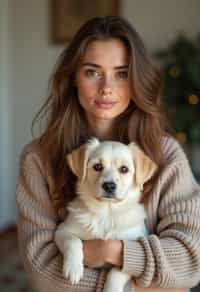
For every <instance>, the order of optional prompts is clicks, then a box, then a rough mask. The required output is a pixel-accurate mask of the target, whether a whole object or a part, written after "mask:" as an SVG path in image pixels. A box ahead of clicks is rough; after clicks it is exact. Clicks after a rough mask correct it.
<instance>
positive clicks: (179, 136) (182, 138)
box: [176, 132, 187, 144]
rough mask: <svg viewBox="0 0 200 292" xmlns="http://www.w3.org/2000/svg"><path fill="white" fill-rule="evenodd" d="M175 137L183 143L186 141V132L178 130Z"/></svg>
mask: <svg viewBox="0 0 200 292" xmlns="http://www.w3.org/2000/svg"><path fill="white" fill-rule="evenodd" d="M176 138H177V140H178V141H179V142H180V143H181V144H184V143H186V141H187V134H186V133H185V132H178V133H177V134H176Z"/></svg>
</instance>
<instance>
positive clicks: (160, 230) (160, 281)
mask: <svg viewBox="0 0 200 292" xmlns="http://www.w3.org/2000/svg"><path fill="white" fill-rule="evenodd" d="M163 150H164V154H165V157H166V161H167V163H166V165H165V167H164V168H163V169H162V171H161V172H160V174H159V176H158V179H157V180H156V182H155V184H154V187H153V191H152V193H151V194H150V197H149V200H148V201H147V203H146V211H147V214H148V220H147V227H148V229H149V233H150V235H149V236H148V237H147V238H141V239H139V240H137V241H124V254H123V255H124V257H123V259H124V260H123V267H122V270H124V271H126V272H128V273H130V274H131V275H132V276H133V278H134V279H135V280H136V283H137V285H139V286H143V287H149V286H153V287H168V288H169V287H174V288H176V287H188V288H190V287H192V286H195V285H196V284H197V283H198V282H199V280H200V187H199V185H198V184H197V182H196V181H195V179H194V177H193V175H192V173H191V170H190V167H189V164H188V161H187V159H186V156H185V154H184V152H183V151H182V149H181V147H180V146H179V144H178V143H177V142H176V141H175V140H174V139H173V138H164V139H163ZM51 185H52V179H51V176H50V175H49V174H48V171H47V170H45V169H44V166H43V163H42V159H41V153H40V149H39V146H38V144H37V142H36V141H34V142H32V143H30V144H29V145H27V146H26V147H25V148H24V150H23V152H22V155H21V161H20V174H19V178H18V184H17V193H16V196H17V206H18V212H19V218H18V232H19V246H20V251H21V255H22V257H23V261H24V265H25V268H26V271H27V273H28V274H29V277H30V280H31V282H32V284H33V285H34V287H35V288H36V289H37V290H38V291H40V292H64V291H66V292H67V291H70V292H74V291H85V292H94V291H97V292H100V291H102V289H103V285H104V281H105V277H106V270H104V269H100V270H97V269H89V268H85V271H84V278H83V279H82V280H81V282H80V283H79V284H78V285H74V286H72V285H71V284H70V283H69V282H68V280H67V279H65V278H63V276H62V274H61V267H62V257H61V255H60V254H59V251H58V249H57V247H56V245H55V242H54V232H55V230H56V227H57V224H58V214H57V213H56V212H55V210H54V208H53V204H52V196H51V195H52V192H51ZM61 213H62V210H60V214H61ZM146 290H147V291H148V289H146ZM127 291H131V288H130V287H127Z"/></svg>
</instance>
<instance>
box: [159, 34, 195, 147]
mask: <svg viewBox="0 0 200 292" xmlns="http://www.w3.org/2000/svg"><path fill="white" fill-rule="evenodd" d="M155 56H156V58H158V59H159V60H160V61H161V64H162V72H163V80H164V83H163V90H162V93H163V97H164V104H165V105H166V107H167V109H168V112H169V116H170V118H171V119H172V120H173V122H172V124H173V125H174V126H175V129H176V133H177V139H178V140H179V141H180V142H181V143H200V34H199V35H198V36H197V38H196V39H195V40H194V41H191V40H189V39H188V38H187V37H186V36H184V35H181V36H179V37H178V38H177V39H176V40H175V41H174V42H172V43H171V44H170V46H169V47H168V48H167V49H165V50H160V51H157V52H156V54H155Z"/></svg>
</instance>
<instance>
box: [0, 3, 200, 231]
mask: <svg viewBox="0 0 200 292" xmlns="http://www.w3.org/2000/svg"><path fill="white" fill-rule="evenodd" d="M48 3H49V1H48V0H0V11H1V15H0V16H2V15H3V16H4V17H0V19H1V26H0V41H1V46H2V43H3V44H4V45H5V47H4V50H2V48H1V50H0V60H4V61H3V62H4V63H3V66H4V67H2V64H1V71H0V76H1V85H2V84H3V85H2V86H3V87H2V88H3V90H1V91H0V98H1V99H0V106H1V107H0V117H1V127H0V137H1V147H0V158H1V162H0V163H1V168H0V170H1V173H0V195H1V196H2V197H4V198H5V200H4V203H3V204H2V205H0V214H3V213H2V209H4V208H5V206H8V205H9V206H11V207H12V206H14V190H15V180H16V179H15V177H16V175H17V173H18V159H19V153H20V152H21V148H22V146H23V145H24V144H25V143H27V142H28V141H29V140H30V139H31V136H30V131H29V129H30V123H31V120H32V118H33V116H34V114H35V113H36V111H37V110H38V109H39V106H40V105H41V102H42V100H43V97H44V96H46V92H47V83H48V79H49V74H50V72H51V70H52V68H53V65H54V63H55V61H56V57H57V55H58V54H59V53H60V51H61V49H62V47H60V46H53V45H52V44H50V42H49V17H48V13H49V10H48ZM121 3H122V4H121V6H122V15H123V16H125V17H127V18H128V19H129V20H130V21H131V22H132V23H133V24H134V25H135V27H136V29H137V30H138V31H139V32H140V33H141V35H142V36H143V38H144V41H145V43H146V45H147V47H148V48H149V49H150V50H151V51H153V50H154V49H155V48H157V47H163V46H165V45H167V42H168V40H171V39H172V38H173V37H174V36H175V35H176V34H177V32H179V31H185V32H186V33H187V34H188V35H195V34H196V32H197V31H200V21H199V20H198V18H199V11H200V1H199V0H168V1H165V0H121ZM2 23H3V26H2ZM2 68H5V70H3V69H2ZM2 125H4V126H2ZM2 141H3V143H2ZM5 169H6V173H4V170H5ZM5 176H6V177H7V179H6V180H5ZM8 198H9V199H8ZM10 202H11V203H10ZM0 203H1V201H0ZM12 213H13V212H12V211H11V212H10V214H12ZM7 214H9V212H7ZM11 217H12V216H11ZM11 217H9V218H7V217H5V218H4V219H5V220H1V216H0V221H1V222H5V224H6V222H10V221H9V220H12V218H11ZM0 228H1V224H0Z"/></svg>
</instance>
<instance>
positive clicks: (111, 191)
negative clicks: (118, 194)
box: [102, 181, 117, 198]
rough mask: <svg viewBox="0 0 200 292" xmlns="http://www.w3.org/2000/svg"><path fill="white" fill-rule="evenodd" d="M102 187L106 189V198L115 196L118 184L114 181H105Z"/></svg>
mask: <svg viewBox="0 0 200 292" xmlns="http://www.w3.org/2000/svg"><path fill="white" fill-rule="evenodd" d="M102 188H103V190H104V191H105V194H104V197H106V198H114V197H115V190H116V188H117V185H116V183H115V182H113V181H108V182H104V183H103V184H102Z"/></svg>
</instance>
